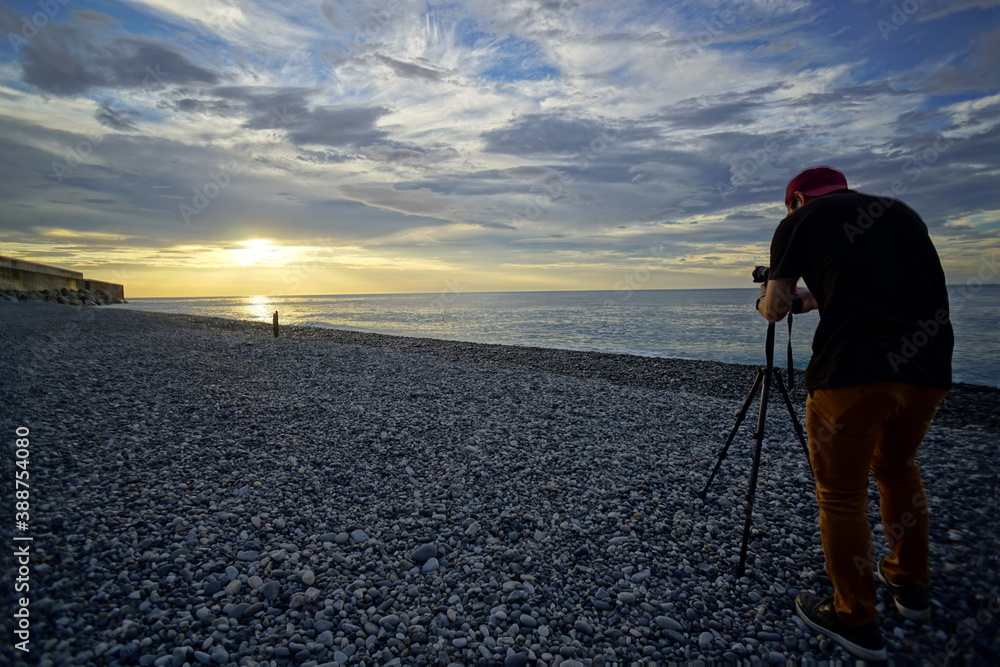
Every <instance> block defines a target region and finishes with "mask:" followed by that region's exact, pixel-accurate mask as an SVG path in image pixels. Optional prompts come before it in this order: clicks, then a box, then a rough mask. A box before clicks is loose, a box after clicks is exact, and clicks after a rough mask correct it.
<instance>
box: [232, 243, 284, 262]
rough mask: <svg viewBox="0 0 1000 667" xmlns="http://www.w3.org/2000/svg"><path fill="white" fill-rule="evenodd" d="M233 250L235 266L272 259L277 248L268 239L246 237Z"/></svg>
mask: <svg viewBox="0 0 1000 667" xmlns="http://www.w3.org/2000/svg"><path fill="white" fill-rule="evenodd" d="M239 246H240V247H239V248H236V249H234V250H233V259H234V264H235V265H236V266H257V265H260V264H265V263H268V262H271V261H273V260H274V254H275V252H276V251H277V248H276V247H275V246H274V244H272V243H271V241H270V240H268V239H247V240H246V241H240V242H239Z"/></svg>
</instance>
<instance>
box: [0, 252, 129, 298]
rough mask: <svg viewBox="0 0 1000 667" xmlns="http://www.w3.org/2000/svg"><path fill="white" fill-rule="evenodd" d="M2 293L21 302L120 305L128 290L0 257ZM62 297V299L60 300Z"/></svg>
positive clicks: (38, 265) (35, 263) (69, 272)
mask: <svg viewBox="0 0 1000 667" xmlns="http://www.w3.org/2000/svg"><path fill="white" fill-rule="evenodd" d="M0 291H2V292H4V293H6V296H8V297H13V298H16V299H19V300H22V301H23V300H26V299H40V300H46V301H59V302H60V303H73V302H74V301H79V302H81V303H87V302H88V301H89V302H93V303H120V302H123V301H125V287H124V285H120V284H118V283H109V282H105V281H103V280H90V279H87V278H84V277H83V274H82V273H80V272H79V271H70V270H68V269H60V268H58V267H55V266H48V265H47V264H38V263H37V262H28V261H25V260H23V259H14V258H13V257H4V256H2V255H0ZM60 297H62V299H60Z"/></svg>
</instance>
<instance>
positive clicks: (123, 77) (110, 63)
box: [0, 9, 218, 95]
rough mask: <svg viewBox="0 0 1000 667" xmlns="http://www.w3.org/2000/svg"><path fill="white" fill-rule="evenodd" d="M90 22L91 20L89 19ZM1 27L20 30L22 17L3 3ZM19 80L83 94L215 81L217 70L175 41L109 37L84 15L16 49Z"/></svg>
mask: <svg viewBox="0 0 1000 667" xmlns="http://www.w3.org/2000/svg"><path fill="white" fill-rule="evenodd" d="M91 22H92V21H91ZM0 29H3V30H4V32H8V31H10V30H16V31H19V30H20V18H19V17H18V16H17V15H16V14H14V13H13V12H11V11H9V10H6V9H3V11H2V12H0ZM20 61H21V67H22V80H23V81H24V82H25V83H28V84H31V85H33V86H36V87H37V88H38V89H39V90H42V91H45V92H47V93H51V94H53V95H82V94H84V93H87V92H89V91H91V90H93V89H95V88H98V89H101V88H110V89H129V88H132V89H151V88H156V87H160V86H162V85H163V81H164V80H166V81H167V82H169V83H170V84H171V85H182V84H191V83H215V82H216V81H218V76H217V75H216V74H215V72H213V71H211V70H209V69H207V68H205V67H203V66H200V65H196V64H194V63H192V62H191V61H190V60H189V58H188V55H186V54H185V53H184V52H183V51H182V50H181V49H180V48H179V47H174V46H171V45H167V44H164V43H162V42H157V41H154V40H151V39H148V38H145V37H131V36H121V37H110V36H109V34H108V33H107V32H106V31H103V30H93V29H91V28H90V27H89V26H88V25H87V22H86V21H83V22H75V23H69V24H57V23H51V24H49V25H47V27H46V28H45V29H44V30H39V31H38V34H37V35H35V36H34V37H33V38H32V39H30V40H28V41H26V42H25V43H24V44H23V45H22V46H21V49H20Z"/></svg>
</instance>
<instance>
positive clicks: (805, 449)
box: [774, 373, 813, 474]
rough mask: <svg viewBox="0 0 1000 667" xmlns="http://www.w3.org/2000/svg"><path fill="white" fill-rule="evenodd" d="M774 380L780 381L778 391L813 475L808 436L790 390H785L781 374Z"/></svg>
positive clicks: (776, 375)
mask: <svg viewBox="0 0 1000 667" xmlns="http://www.w3.org/2000/svg"><path fill="white" fill-rule="evenodd" d="M774 379H775V380H777V381H778V389H779V390H781V395H782V397H784V399H785V406H786V407H787V408H788V416H789V417H791V418H792V424H793V425H794V426H795V434H796V435H798V436H799V443H800V444H801V445H802V451H803V452H804V453H805V455H806V463H807V464H809V473H810V474H812V471H813V469H812V461H811V460H810V459H809V445H807V444H806V436H805V433H804V432H803V430H802V424H800V423H799V418H798V417H796V416H795V408H793V407H792V399H791V398H789V397H788V390H787V389H785V383H784V382H783V381H782V379H781V374H780V373H778V374H775V376H774Z"/></svg>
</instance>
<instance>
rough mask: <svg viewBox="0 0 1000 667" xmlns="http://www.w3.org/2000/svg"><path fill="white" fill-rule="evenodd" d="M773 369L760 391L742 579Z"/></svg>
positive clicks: (740, 568) (742, 549)
mask: <svg viewBox="0 0 1000 667" xmlns="http://www.w3.org/2000/svg"><path fill="white" fill-rule="evenodd" d="M773 374H774V370H773V369H772V368H767V369H762V375H763V378H764V381H763V384H762V387H761V390H760V411H759V412H758V413H757V432H756V433H755V434H754V437H755V438H756V441H757V442H756V446H755V448H754V452H753V468H751V469H750V489H749V490H748V491H747V515H746V520H745V521H744V523H743V544H742V545H741V546H740V564H739V565H738V566H737V567H736V576H738V577H742V576H743V574H744V573H745V572H746V564H747V545H748V544H749V543H750V524H751V522H752V521H753V501H754V497H755V496H756V493H757V473H758V471H760V450H761V448H762V447H763V444H764V424H765V423H766V422H767V399H768V397H769V395H770V389H771V376H772V375H773Z"/></svg>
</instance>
